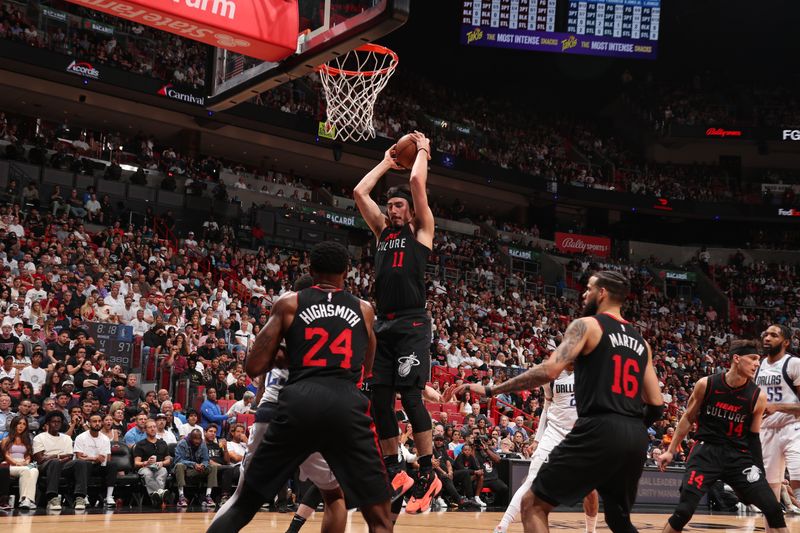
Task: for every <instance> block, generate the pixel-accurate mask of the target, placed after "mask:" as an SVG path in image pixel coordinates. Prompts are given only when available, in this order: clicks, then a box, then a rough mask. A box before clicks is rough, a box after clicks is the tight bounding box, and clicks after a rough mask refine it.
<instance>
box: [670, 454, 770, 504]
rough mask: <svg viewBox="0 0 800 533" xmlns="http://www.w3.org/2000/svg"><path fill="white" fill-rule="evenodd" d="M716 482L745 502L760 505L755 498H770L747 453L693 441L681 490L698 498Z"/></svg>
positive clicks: (762, 472) (764, 483)
mask: <svg viewBox="0 0 800 533" xmlns="http://www.w3.org/2000/svg"><path fill="white" fill-rule="evenodd" d="M718 480H722V481H723V482H725V483H727V484H728V485H730V486H731V488H732V489H733V490H734V491H735V492H736V494H737V495H738V496H739V498H740V499H741V500H742V501H744V502H745V503H752V502H761V501H763V499H761V498H759V496H764V497H766V496H767V495H773V492H772V489H771V488H770V487H769V484H768V483H767V478H766V476H765V475H764V471H763V469H761V468H760V467H758V466H756V465H755V461H753V456H752V455H750V452H749V451H745V450H738V449H736V448H734V447H733V446H731V445H723V444H712V443H709V442H702V441H700V442H697V443H696V444H695V445H694V447H693V448H692V451H691V452H690V454H689V459H688V461H687V462H686V473H685V474H684V475H683V483H681V490H682V491H684V490H687V491H692V492H695V493H697V494H701V495H702V494H705V493H706V491H707V490H708V489H709V488H710V487H712V486H714V483H716V482H717V481H718ZM773 498H774V496H773Z"/></svg>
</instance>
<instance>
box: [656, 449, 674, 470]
mask: <svg viewBox="0 0 800 533" xmlns="http://www.w3.org/2000/svg"><path fill="white" fill-rule="evenodd" d="M657 461H658V469H659V470H661V471H662V472H666V470H667V465H668V464H670V463H671V462H672V454H671V453H670V452H664V453H662V454H661V455H659V456H658V459H657Z"/></svg>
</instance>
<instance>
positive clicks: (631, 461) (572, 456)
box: [531, 414, 648, 512]
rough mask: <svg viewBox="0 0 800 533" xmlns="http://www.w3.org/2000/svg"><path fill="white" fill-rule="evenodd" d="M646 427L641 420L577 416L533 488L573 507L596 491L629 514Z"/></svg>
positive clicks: (539, 495) (644, 450)
mask: <svg viewBox="0 0 800 533" xmlns="http://www.w3.org/2000/svg"><path fill="white" fill-rule="evenodd" d="M647 442H648V438H647V429H646V428H645V427H644V422H643V421H642V420H641V419H639V418H630V417H626V416H621V415H614V414H609V415H601V416H593V417H590V418H589V417H587V418H579V419H578V421H577V422H576V423H575V426H574V427H573V428H572V431H570V432H569V433H568V434H567V436H566V437H565V438H564V440H563V441H561V443H560V444H559V445H558V446H556V447H555V448H554V449H553V451H552V452H550V456H549V457H548V459H547V462H545V463H544V464H543V465H542V467H541V468H540V469H539V473H538V474H537V475H536V479H535V480H534V482H533V486H532V488H531V490H532V491H533V493H534V494H535V495H536V497H537V498H540V499H542V500H543V501H545V502H547V503H549V504H550V505H553V506H558V505H572V504H575V503H577V502H579V501H581V500H582V499H583V498H584V497H585V496H586V495H587V494H589V493H590V492H591V491H592V490H594V489H597V491H598V492H599V493H600V496H601V497H602V498H603V501H605V502H607V504H608V503H609V502H613V503H615V504H617V505H618V506H619V507H620V508H621V509H622V510H623V511H626V512H629V511H630V509H631V508H632V507H633V503H634V502H635V501H636V490H637V487H638V485H639V478H640V477H641V476H642V469H643V468H644V461H645V459H646V457H647Z"/></svg>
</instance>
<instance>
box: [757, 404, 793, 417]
mask: <svg viewBox="0 0 800 533" xmlns="http://www.w3.org/2000/svg"><path fill="white" fill-rule="evenodd" d="M772 413H786V414H789V415H792V416H796V417H800V403H768V404H767V405H766V409H765V410H764V414H766V415H771V414H772Z"/></svg>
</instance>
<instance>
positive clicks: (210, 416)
mask: <svg viewBox="0 0 800 533" xmlns="http://www.w3.org/2000/svg"><path fill="white" fill-rule="evenodd" d="M227 420H228V415H226V414H224V413H223V412H222V410H221V409H220V408H219V404H218V403H217V390H216V389H215V388H214V387H210V388H208V389H206V400H205V401H204V402H203V405H201V406H200V425H201V426H202V427H203V429H204V430H205V429H208V426H209V424H222V423H223V422H226V421H227Z"/></svg>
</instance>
